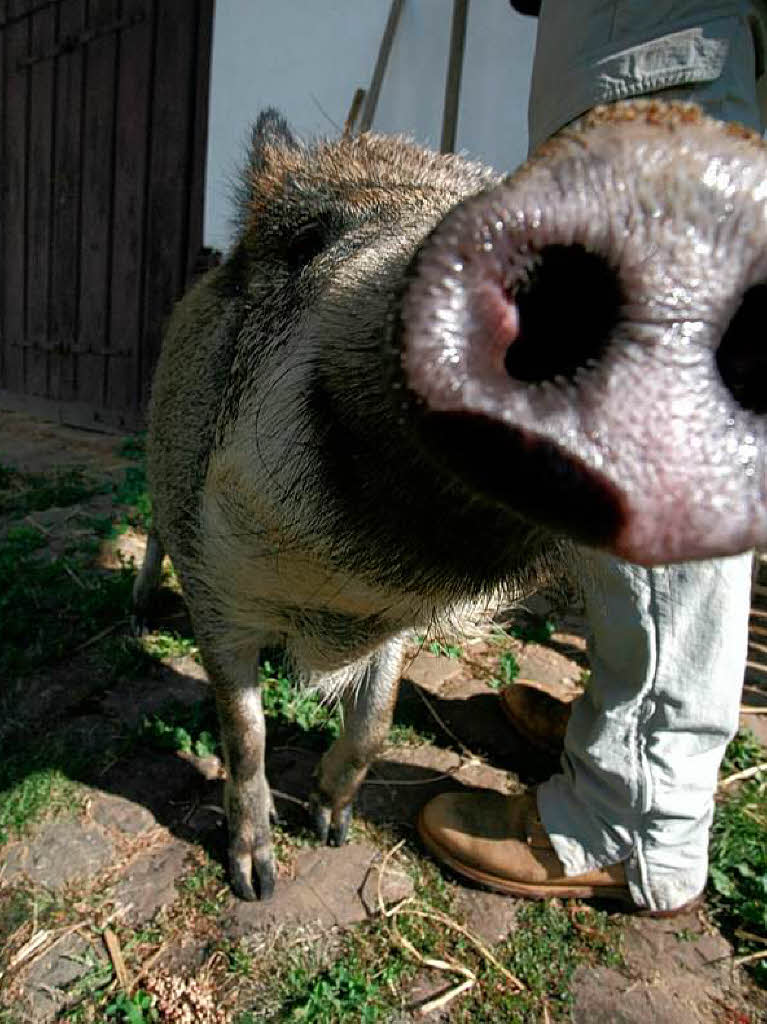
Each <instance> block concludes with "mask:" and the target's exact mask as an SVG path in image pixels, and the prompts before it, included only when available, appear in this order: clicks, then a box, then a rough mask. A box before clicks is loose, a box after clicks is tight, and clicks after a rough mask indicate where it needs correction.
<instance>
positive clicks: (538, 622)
mask: <svg viewBox="0 0 767 1024" xmlns="http://www.w3.org/2000/svg"><path fill="white" fill-rule="evenodd" d="M556 629H557V627H556V624H555V623H554V622H552V621H551V619H547V618H545V617H544V616H542V615H530V616H529V617H528V618H527V619H526V620H525V621H524V622H515V623H513V624H512V625H510V626H507V627H506V630H505V632H507V633H508V634H509V635H510V636H513V637H516V638H517V640H521V641H522V642H523V643H526V644H545V643H547V642H548V641H549V640H550V639H551V637H552V635H553V634H554V633H555V632H556Z"/></svg>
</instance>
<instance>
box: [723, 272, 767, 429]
mask: <svg viewBox="0 0 767 1024" xmlns="http://www.w3.org/2000/svg"><path fill="white" fill-rule="evenodd" d="M765 334H767V284H758V285H754V286H753V287H751V288H749V289H748V290H747V291H746V293H745V294H744V295H743V298H742V301H741V303H740V305H739V306H738V308H737V310H736V312H735V315H734V316H733V318H732V320H731V321H730V323H729V325H728V326H727V329H726V330H725V332H724V334H723V336H722V340H721V341H720V343H719V346H718V348H717V350H716V365H717V369H718V370H719V374H720V376H721V378H722V380H723V381H724V383H725V386H726V387H727V389H728V390H729V391H730V393H731V394H732V396H733V398H734V399H735V401H736V402H737V403H738V405H740V406H741V408H743V409H747V410H748V411H750V412H756V413H766V412H767V344H765Z"/></svg>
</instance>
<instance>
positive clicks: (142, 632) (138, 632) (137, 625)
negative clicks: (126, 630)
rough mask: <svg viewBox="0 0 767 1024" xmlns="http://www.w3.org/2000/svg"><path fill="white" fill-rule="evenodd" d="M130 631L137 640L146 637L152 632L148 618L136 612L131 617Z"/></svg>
mask: <svg viewBox="0 0 767 1024" xmlns="http://www.w3.org/2000/svg"><path fill="white" fill-rule="evenodd" d="M130 631H131V633H132V634H133V636H135V638H136V639H137V640H140V639H141V637H142V636H146V635H147V633H149V632H150V630H149V623H148V621H147V618H146V616H145V615H142V614H141V613H140V612H134V613H133V615H131V617H130Z"/></svg>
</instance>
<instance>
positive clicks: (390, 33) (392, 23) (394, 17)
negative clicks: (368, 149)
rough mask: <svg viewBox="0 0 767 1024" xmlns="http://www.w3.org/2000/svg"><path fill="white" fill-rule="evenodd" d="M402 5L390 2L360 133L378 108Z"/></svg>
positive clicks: (399, 1)
mask: <svg viewBox="0 0 767 1024" xmlns="http://www.w3.org/2000/svg"><path fill="white" fill-rule="evenodd" d="M404 5H405V0H392V5H391V7H390V8H389V17H388V19H387V21H386V28H385V29H384V34H383V36H382V38H381V46H380V48H379V50H378V60H377V61H376V66H375V69H374V71H373V77H372V78H371V79H370V88H369V89H368V91H367V95H366V96H365V106H364V107H363V109H362V117H361V119H360V131H361V132H366V131H369V130H370V126H371V125H372V123H373V118H374V117H375V112H376V107H377V106H378V96H379V93H380V92H381V86H382V85H383V79H384V75H385V74H386V65H387V64H388V63H389V55H390V53H391V48H392V43H393V42H394V34H395V33H396V31H397V24H398V22H399V16H400V14H402V8H403V7H404Z"/></svg>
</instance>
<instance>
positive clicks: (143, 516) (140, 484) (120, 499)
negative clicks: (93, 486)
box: [114, 463, 152, 530]
mask: <svg viewBox="0 0 767 1024" xmlns="http://www.w3.org/2000/svg"><path fill="white" fill-rule="evenodd" d="M114 500H115V502H116V503H117V504H118V505H128V506H129V507H130V512H129V513H128V514H127V516H126V521H127V523H128V524H129V525H130V526H136V527H138V528H139V529H141V530H148V529H149V528H150V527H151V525H152V501H151V498H150V497H149V491H148V490H147V482H146V470H145V469H144V466H143V463H142V464H140V465H138V466H128V467H127V468H126V469H125V471H124V473H123V479H122V480H121V481H120V482H119V483H117V484H115V485H114Z"/></svg>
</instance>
